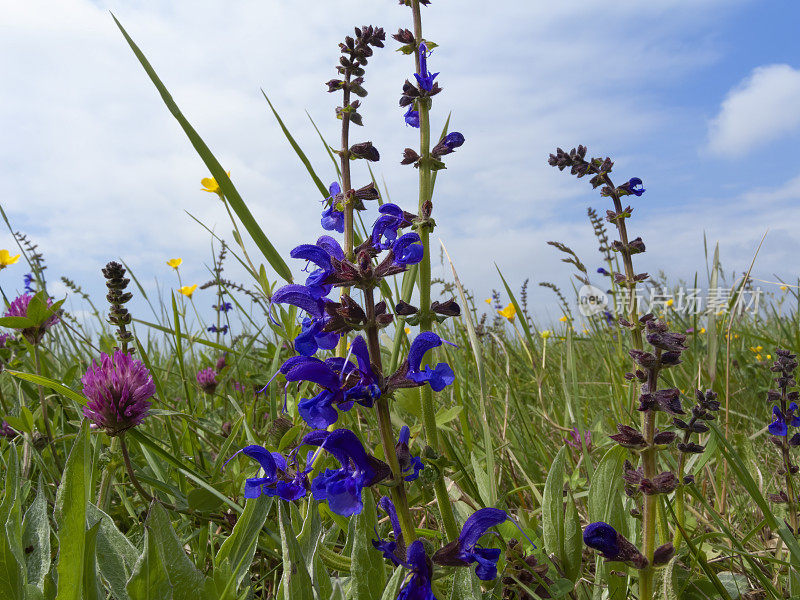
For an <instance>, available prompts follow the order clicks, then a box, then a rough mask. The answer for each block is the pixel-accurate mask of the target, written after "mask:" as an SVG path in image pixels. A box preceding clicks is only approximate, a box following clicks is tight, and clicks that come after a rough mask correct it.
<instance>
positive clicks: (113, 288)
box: [102, 260, 133, 350]
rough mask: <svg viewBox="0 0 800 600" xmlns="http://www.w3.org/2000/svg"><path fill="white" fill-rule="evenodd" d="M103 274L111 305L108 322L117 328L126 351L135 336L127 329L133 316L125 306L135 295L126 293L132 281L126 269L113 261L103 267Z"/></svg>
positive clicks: (118, 335) (107, 297)
mask: <svg viewBox="0 0 800 600" xmlns="http://www.w3.org/2000/svg"><path fill="white" fill-rule="evenodd" d="M102 272H103V277H105V278H106V287H107V288H108V294H107V295H106V299H107V300H108V303H109V304H110V305H111V310H109V313H108V322H109V323H111V324H112V325H115V326H116V327H117V339H118V340H119V341H120V342H122V348H123V350H125V349H126V348H127V345H128V343H129V342H130V341H131V339H132V338H133V334H131V332H130V331H128V330H127V329H126V326H127V325H130V323H131V315H130V313H129V312H128V310H127V309H126V308H125V306H124V305H125V304H126V303H127V302H129V301H130V299H131V298H133V294H131V293H130V292H126V291H125V289H126V288H127V287H128V284H129V283H130V281H131V280H130V279H128V278H127V277H125V267H123V266H122V265H121V264H119V263H118V262H116V261H113V260H112V261H111V262H109V263H108V264H107V265H106V266H105V267H103V269H102Z"/></svg>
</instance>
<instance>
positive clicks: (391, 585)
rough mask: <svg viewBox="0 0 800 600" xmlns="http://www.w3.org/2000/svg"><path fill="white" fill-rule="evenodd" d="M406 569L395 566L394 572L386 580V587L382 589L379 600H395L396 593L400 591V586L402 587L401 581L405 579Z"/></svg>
mask: <svg viewBox="0 0 800 600" xmlns="http://www.w3.org/2000/svg"><path fill="white" fill-rule="evenodd" d="M406 573H407V571H406V569H405V567H403V566H399V567H397V568H395V570H394V573H392V576H391V577H390V578H389V581H388V582H386V589H385V590H383V594H382V595H381V600H395V598H397V594H399V593H400V588H401V587H403V582H404V581H405V579H406Z"/></svg>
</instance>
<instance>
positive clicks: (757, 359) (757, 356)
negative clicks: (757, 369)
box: [756, 354, 761, 362]
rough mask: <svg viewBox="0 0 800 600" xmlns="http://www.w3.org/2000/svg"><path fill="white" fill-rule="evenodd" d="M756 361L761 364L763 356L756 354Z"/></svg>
mask: <svg viewBox="0 0 800 600" xmlns="http://www.w3.org/2000/svg"><path fill="white" fill-rule="evenodd" d="M756 361H758V362H761V355H760V354H756Z"/></svg>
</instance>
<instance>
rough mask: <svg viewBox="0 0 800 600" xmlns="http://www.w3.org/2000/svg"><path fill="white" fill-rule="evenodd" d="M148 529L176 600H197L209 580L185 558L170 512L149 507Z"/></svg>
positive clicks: (159, 506)
mask: <svg viewBox="0 0 800 600" xmlns="http://www.w3.org/2000/svg"><path fill="white" fill-rule="evenodd" d="M145 526H146V527H147V528H148V532H149V533H150V540H151V542H152V543H153V544H155V545H156V546H157V547H158V551H159V554H160V555H161V562H162V563H163V565H164V569H165V570H166V572H167V577H168V578H169V583H170V584H171V585H172V597H173V598H174V600H196V599H197V598H198V594H199V590H201V589H202V588H203V586H204V585H205V579H206V578H205V576H204V575H203V574H202V573H201V572H200V571H198V570H197V567H195V566H194V563H193V562H192V561H191V560H190V559H189V557H188V556H186V552H185V551H184V549H183V545H182V544H181V542H180V541H179V540H178V536H177V535H176V533H175V530H174V529H173V528H172V523H170V520H169V515H167V511H166V510H164V507H162V506H161V504H159V503H158V502H153V503H152V504H151V505H150V512H149V513H148V514H147V521H146V522H145ZM209 600H210V599H209Z"/></svg>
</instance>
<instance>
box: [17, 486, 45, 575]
mask: <svg viewBox="0 0 800 600" xmlns="http://www.w3.org/2000/svg"><path fill="white" fill-rule="evenodd" d="M47 512H48V511H47V500H46V499H45V495H44V486H43V485H42V484H40V485H39V491H38V492H37V493H36V498H35V499H34V501H33V503H32V504H31V505H30V506H29V507H28V510H27V511H25V518H24V519H23V521H22V531H23V533H22V545H23V547H25V548H30V549H31V550H30V551H29V552H28V553H27V556H26V559H25V561H26V563H27V568H28V583H29V584H31V585H35V586H36V587H38V588H39V589H40V590H44V578H45V577H46V576H47V573H48V572H49V571H50V521H49V519H48V516H47Z"/></svg>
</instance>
